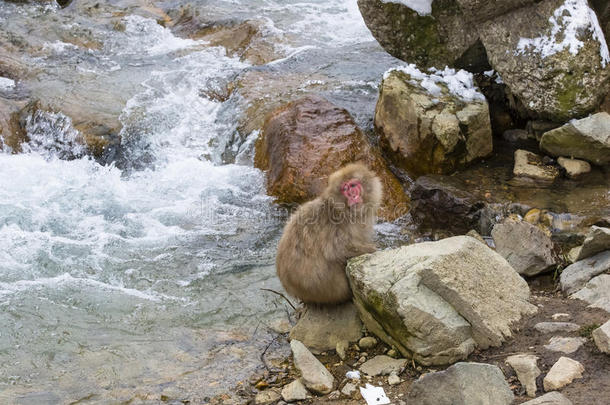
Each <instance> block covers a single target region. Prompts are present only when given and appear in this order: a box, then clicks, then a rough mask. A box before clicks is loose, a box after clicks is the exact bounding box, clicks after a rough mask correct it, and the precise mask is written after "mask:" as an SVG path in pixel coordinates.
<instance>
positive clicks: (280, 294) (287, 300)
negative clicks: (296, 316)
mask: <svg viewBox="0 0 610 405" xmlns="http://www.w3.org/2000/svg"><path fill="white" fill-rule="evenodd" d="M261 290H263V291H269V292H272V293H274V294H277V295H279V296H280V297H282V298H284V299H285V300H286V302H287V303H288V305H290V306H291V307H292V309H294V310H295V311H296V310H297V309H296V308H295V307H294V305H292V302H290V300H289V299H288V298H286V296H285V295H284V294H282V293H281V292H278V291H275V290H271V289H269V288H261Z"/></svg>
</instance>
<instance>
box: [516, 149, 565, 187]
mask: <svg viewBox="0 0 610 405" xmlns="http://www.w3.org/2000/svg"><path fill="white" fill-rule="evenodd" d="M513 175H514V176H515V177H516V178H519V179H520V180H531V181H534V182H538V183H541V184H551V183H553V182H554V181H555V179H556V178H557V177H559V170H557V168H556V167H555V166H551V165H545V164H544V163H543V159H542V157H541V156H538V155H536V154H535V153H532V152H528V151H526V150H522V149H518V150H516V151H515V166H514V168H513Z"/></svg>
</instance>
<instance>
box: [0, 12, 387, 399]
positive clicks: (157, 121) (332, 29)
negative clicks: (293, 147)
mask: <svg viewBox="0 0 610 405" xmlns="http://www.w3.org/2000/svg"><path fill="white" fill-rule="evenodd" d="M87 3H91V2H79V0H74V1H73V2H72V4H71V5H70V6H68V7H67V8H61V7H59V6H58V5H57V4H55V3H54V2H47V3H43V4H42V5H41V4H25V5H23V4H14V3H8V2H3V1H0V27H2V28H0V31H1V33H2V35H3V38H5V39H8V40H10V41H11V42H12V43H13V44H15V43H19V41H22V42H23V46H24V49H26V48H27V49H28V51H27V52H24V59H25V60H26V61H27V63H28V65H29V67H30V68H33V69H36V70H37V71H38V72H39V73H37V74H36V75H33V76H30V77H29V78H28V79H27V80H24V82H22V83H20V82H19V81H18V82H17V83H16V84H15V85H11V84H10V81H6V80H5V81H4V82H2V83H5V84H6V83H8V84H6V85H5V84H3V87H0V92H2V95H3V96H7V97H10V96H11V95H14V94H13V93H15V94H17V93H19V92H22V93H23V92H27V93H28V94H29V95H31V96H34V97H37V96H39V97H46V98H49V97H51V98H55V101H56V103H55V104H56V105H62V103H77V102H79V100H80V98H81V97H86V98H87V99H88V100H89V101H91V100H94V101H93V103H94V105H96V106H99V110H100V111H103V112H105V113H108V114H109V115H112V114H114V115H116V116H118V117H119V119H120V122H121V123H122V130H121V139H122V141H121V142H123V145H121V146H122V148H121V150H122V153H121V156H117V157H116V159H110V160H109V161H107V162H104V163H103V164H102V163H100V162H98V161H96V160H94V159H92V158H90V157H87V156H84V155H83V154H82V151H81V150H79V145H78V143H75V142H74V137H75V134H76V132H75V131H76V130H75V129H74V128H73V126H72V123H71V121H70V119H69V118H67V117H66V116H64V115H63V114H62V113H61V111H58V112H56V113H48V114H43V115H41V116H38V117H36V119H35V120H32V122H29V123H28V126H27V130H28V135H29V136H30V138H31V141H30V142H29V144H28V145H24V151H23V152H22V153H20V154H10V153H6V152H4V153H0V190H1V192H0V325H2V327H1V328H0V402H1V403H11V404H13V403H18V404H47V403H48V404H64V403H116V402H125V403H127V402H129V403H140V402H150V403H156V402H155V401H157V400H159V398H161V397H164V398H169V399H170V400H181V399H189V400H192V401H194V402H195V403H197V401H201V402H205V401H206V400H207V398H209V397H210V396H212V395H214V394H216V393H217V392H222V391H223V390H227V389H230V388H231V387H232V386H233V385H234V384H236V383H238V382H239V381H242V380H243V379H244V378H246V377H247V376H248V375H249V373H251V372H252V371H253V370H255V369H256V367H258V366H259V354H260V351H262V350H263V349H264V347H265V346H266V345H267V344H268V342H269V341H270V339H271V337H272V333H271V332H270V331H269V328H268V326H269V323H270V322H273V321H274V320H276V319H278V318H285V317H286V303H285V302H284V301H283V300H282V299H281V298H279V297H278V296H277V295H275V294H271V293H269V292H266V291H265V290H261V288H270V289H276V290H280V289H281V287H280V286H279V282H278V281H277V279H276V278H275V274H274V273H275V270H274V265H273V261H274V254H275V246H276V243H277V239H278V237H279V234H280V232H281V227H282V224H283V221H284V220H285V215H283V214H281V213H278V212H277V209H276V207H275V206H274V204H273V202H272V199H271V198H270V197H268V196H267V195H266V193H265V188H264V174H263V173H262V172H261V171H259V170H257V169H255V168H254V167H253V165H252V160H251V148H252V139H254V137H255V136H256V134H254V135H252V136H250V137H249V138H246V139H247V141H246V142H243V140H242V141H237V142H236V141H235V132H236V127H237V120H236V119H235V118H234V117H235V116H237V115H239V114H240V113H241V112H242V111H240V110H239V109H240V108H243V104H240V103H239V102H236V100H234V99H229V100H227V101H224V102H221V101H218V100H214V99H211V98H208V97H205V96H204V95H202V94H203V93H205V92H203V93H202V89H204V90H205V87H206V86H210V85H213V84H215V83H222V82H226V81H229V80H231V79H232V78H234V77H236V76H237V75H239V74H240V73H241V72H244V71H246V70H248V69H253V68H254V67H253V66H252V65H251V64H250V63H249V62H247V61H240V60H239V59H238V58H237V57H231V56H228V55H227V54H226V52H225V49H224V48H222V47H213V46H209V44H206V43H205V42H204V41H197V40H191V39H187V38H180V37H178V36H176V35H174V34H173V33H172V31H171V30H170V29H168V28H164V27H163V26H161V25H160V24H158V23H157V21H156V20H155V19H154V18H152V17H150V16H147V15H146V13H143V12H139V11H138V10H141V9H142V7H143V6H151V7H152V6H159V7H163V8H164V9H170V8H178V7H179V6H180V5H184V4H188V5H189V6H191V7H194V8H195V9H197V10H198V11H199V12H201V13H205V14H206V16H207V18H208V19H211V20H213V19H217V20H222V19H227V18H235V19H238V20H246V19H258V20H263V21H264V22H265V27H266V29H267V30H268V32H270V33H272V34H273V35H274V36H275V37H276V38H285V41H283V42H281V43H278V44H277V50H278V54H280V55H281V58H279V60H276V61H274V62H271V63H270V64H269V66H268V69H271V68H273V69H274V70H273V71H274V72H276V73H274V74H278V75H281V74H282V73H281V72H282V66H283V69H284V71H291V72H294V71H299V72H305V71H310V72H313V71H323V72H325V73H326V76H327V77H332V78H335V79H336V83H334V84H332V86H326V88H325V89H326V95H327V96H328V97H329V98H331V99H332V100H333V101H335V102H337V103H339V104H341V105H343V106H344V107H346V108H348V109H349V110H350V112H352V114H353V115H354V116H355V117H356V119H357V120H358V121H359V124H361V125H364V126H365V127H366V126H367V125H368V126H370V122H371V119H372V109H373V107H374V101H375V99H376V95H377V85H378V83H379V80H380V79H381V73H382V72H383V71H384V70H385V69H387V68H389V67H391V66H392V65H394V64H396V61H395V60H394V59H393V58H391V57H389V56H387V54H383V52H382V51H381V49H380V48H379V46H378V45H377V43H376V42H375V41H374V40H373V38H372V36H371V34H370V32H369V31H368V29H367V28H366V26H365V25H364V22H363V20H362V17H361V16H360V13H359V11H358V8H357V5H356V0H310V1H291V0H265V1H263V0H255V1H251V0H231V1H222V0H210V1H195V0H193V1H189V2H186V1H165V2H162V1H159V2H153V1H149V2H145V1H109V2H103V3H104V4H103V7H108V8H112V7H116V8H117V10H120V11H121V13H120V14H119V13H117V14H116V15H119V16H120V18H119V19H120V23H121V24H122V25H123V26H124V29H121V30H116V29H112V27H111V25H110V24H108V23H107V21H104V20H103V19H102V18H100V17H98V16H96V15H95V14H91V13H85V12H83V10H84V8H83V7H84V6H82V7H81V4H85V5H86V4H87ZM89 5H90V4H89ZM130 7H132V8H130ZM132 10H133V12H132ZM79 32H81V33H82V32H85V33H86V34H87V35H88V36H89V37H91V38H93V39H94V40H95V41H97V42H98V43H100V44H101V46H99V47H93V49H86V48H82V47H78V46H75V45H73V44H71V43H69V42H65V41H64V40H62V38H65V34H66V33H76V34H74V35H77V36H78V35H79V34H78V33H79ZM371 52H377V53H379V54H380V55H381V54H383V55H384V56H383V57H381V58H373V59H374V60H373V61H372V62H367V61H366V58H367V56H366V55H370V54H371ZM375 59H376V60H375ZM346 61H347V62H346ZM262 68H263V69H264V68H265V67H264V66H263V67H262ZM259 69H260V67H259ZM269 97H274V94H269ZM95 103H97V104H95ZM245 135H248V134H245ZM227 151H230V152H231V153H232V156H237V158H235V159H234V160H232V161H227V160H226V159H223V156H224V155H225V154H226V152H227ZM66 156H70V159H65V157H66ZM380 230H382V231H383V230H386V231H388V232H389V233H390V234H391V233H392V226H391V225H389V224H387V226H385V227H383V226H382V227H381V228H380ZM77 401H80V402H77ZM170 402H171V401H170Z"/></svg>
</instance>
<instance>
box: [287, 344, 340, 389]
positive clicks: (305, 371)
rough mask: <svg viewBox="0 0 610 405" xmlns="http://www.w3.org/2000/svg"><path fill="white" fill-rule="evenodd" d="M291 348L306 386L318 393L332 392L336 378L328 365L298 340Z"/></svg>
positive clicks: (295, 363)
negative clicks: (321, 361)
mask: <svg viewBox="0 0 610 405" xmlns="http://www.w3.org/2000/svg"><path fill="white" fill-rule="evenodd" d="M290 348H291V349H292V355H293V357H294V366H295V367H296V369H297V370H298V371H299V373H301V377H302V380H301V381H302V382H303V384H304V385H305V387H307V389H309V390H310V391H311V392H314V393H316V394H321V395H324V394H328V393H330V392H331V391H332V389H333V386H334V383H335V378H334V377H333V376H332V374H331V373H330V372H329V371H328V370H327V369H326V367H324V365H323V364H322V363H320V361H319V360H318V359H316V358H315V357H314V355H313V354H311V352H310V351H309V350H307V348H306V347H305V346H304V345H303V343H301V342H299V341H298V340H295V339H293V340H292V341H291V342H290ZM278 399H279V398H278Z"/></svg>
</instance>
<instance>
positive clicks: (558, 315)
mask: <svg viewBox="0 0 610 405" xmlns="http://www.w3.org/2000/svg"><path fill="white" fill-rule="evenodd" d="M571 317H572V315H570V314H566V313H563V312H558V313H556V314H553V315H552V316H551V318H552V319H553V320H554V321H558V320H560V319H563V320H566V321H567V320H569V319H570V318H571Z"/></svg>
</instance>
